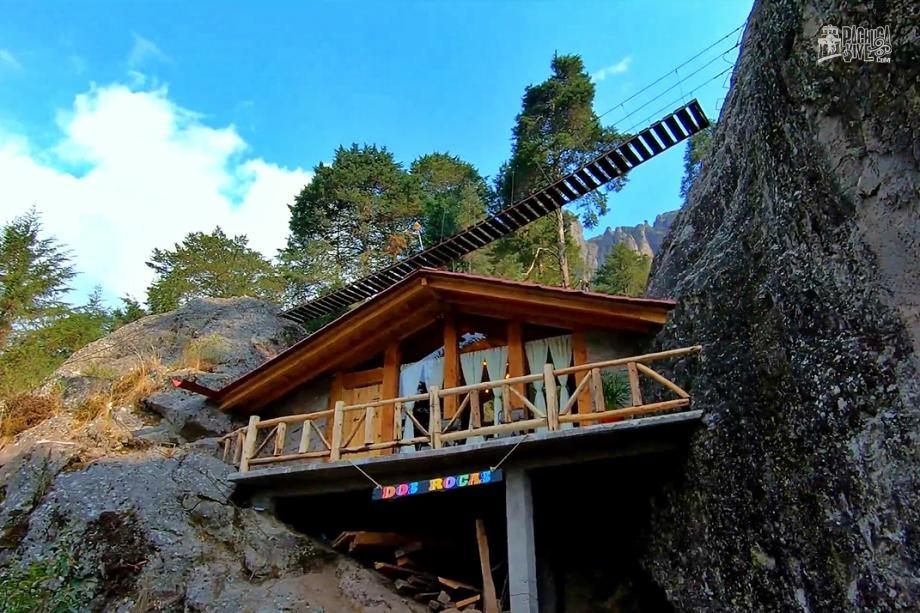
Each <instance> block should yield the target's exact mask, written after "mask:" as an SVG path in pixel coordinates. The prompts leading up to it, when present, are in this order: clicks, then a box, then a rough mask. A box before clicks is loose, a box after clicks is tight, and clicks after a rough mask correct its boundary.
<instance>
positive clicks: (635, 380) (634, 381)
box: [626, 362, 642, 407]
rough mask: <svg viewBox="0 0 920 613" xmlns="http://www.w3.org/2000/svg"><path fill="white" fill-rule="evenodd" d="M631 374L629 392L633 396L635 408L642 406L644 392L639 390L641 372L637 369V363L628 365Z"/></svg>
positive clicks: (627, 368)
mask: <svg viewBox="0 0 920 613" xmlns="http://www.w3.org/2000/svg"><path fill="white" fill-rule="evenodd" d="M626 370H627V372H629V392H630V395H631V396H632V405H633V406H634V407H637V406H640V405H641V404H642V392H641V391H640V390H639V371H638V370H637V369H636V363H635V362H630V363H629V364H627V365H626Z"/></svg>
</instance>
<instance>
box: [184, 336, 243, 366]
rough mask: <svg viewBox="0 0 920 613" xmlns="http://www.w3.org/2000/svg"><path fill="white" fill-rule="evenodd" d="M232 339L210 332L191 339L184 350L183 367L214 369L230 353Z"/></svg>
mask: <svg viewBox="0 0 920 613" xmlns="http://www.w3.org/2000/svg"><path fill="white" fill-rule="evenodd" d="M231 349H232V347H231V345H230V341H229V340H227V338H225V337H223V336H221V335H220V334H208V335H207V336H200V337H198V338H193V339H192V340H191V341H189V343H188V345H187V346H186V347H185V349H184V350H183V351H182V359H181V360H180V363H179V366H180V367H181V368H193V369H195V370H207V371H209V370H213V368H214V367H215V366H217V365H218V364H220V363H221V362H223V361H224V360H226V359H227V357H228V356H229V355H230V351H231Z"/></svg>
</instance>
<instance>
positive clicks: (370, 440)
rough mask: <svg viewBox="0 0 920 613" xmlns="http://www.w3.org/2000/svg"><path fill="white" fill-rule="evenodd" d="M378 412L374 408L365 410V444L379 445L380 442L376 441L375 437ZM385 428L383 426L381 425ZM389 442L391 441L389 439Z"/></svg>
mask: <svg viewBox="0 0 920 613" xmlns="http://www.w3.org/2000/svg"><path fill="white" fill-rule="evenodd" d="M376 415H377V411H376V410H375V408H374V407H367V408H366V409H364V444H365V445H373V444H374V443H379V442H380V441H377V440H374V437H375V436H376V435H377V421H376ZM380 426H381V427H383V424H380ZM387 440H391V438H388V439H387Z"/></svg>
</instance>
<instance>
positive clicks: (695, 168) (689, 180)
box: [680, 124, 715, 202]
mask: <svg viewBox="0 0 920 613" xmlns="http://www.w3.org/2000/svg"><path fill="white" fill-rule="evenodd" d="M714 130H715V124H713V125H711V126H709V127H708V128H706V129H705V130H703V131H701V132H697V133H696V134H694V135H693V136H691V137H690V139H689V140H688V141H687V148H686V149H685V150H684V176H683V177H681V180H680V196H681V198H683V199H684V201H685V202H686V200H687V196H688V195H689V194H690V188H691V187H693V183H694V181H696V178H697V177H698V176H699V175H700V170H701V169H702V168H703V161H704V160H705V159H706V158H707V157H708V156H709V152H710V150H711V149H712V133H713V131H714Z"/></svg>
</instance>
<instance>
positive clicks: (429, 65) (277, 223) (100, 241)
mask: <svg viewBox="0 0 920 613" xmlns="http://www.w3.org/2000/svg"><path fill="white" fill-rule="evenodd" d="M0 9H2V11H3V15H4V17H3V19H2V20H0V219H2V220H6V219H8V218H10V217H12V216H13V215H15V214H17V213H19V212H21V211H22V210H24V209H25V208H26V207H28V206H29V205H30V204H33V203H34V204H36V205H37V207H38V208H39V210H41V211H42V212H43V214H44V215H45V219H46V225H47V226H48V228H49V230H50V231H52V232H55V233H56V234H57V235H58V236H60V237H61V240H63V241H65V242H67V243H68V244H69V245H71V247H72V248H73V249H74V251H75V255H76V258H77V264H78V267H79V268H80V269H81V271H82V272H83V273H84V274H83V275H82V276H81V279H80V281H79V285H80V287H81V288H84V289H85V288H86V287H91V286H92V285H94V284H96V283H101V284H103V285H104V286H105V289H106V291H107V293H109V294H110V295H120V294H123V293H131V294H134V295H136V296H139V297H142V296H143V288H144V287H145V286H146V283H147V282H149V271H147V270H146V268H145V267H144V266H143V259H144V258H145V257H146V255H147V254H149V250H150V247H151V246H166V245H169V244H170V243H171V242H174V241H176V240H179V239H180V238H181V236H182V235H184V234H185V233H186V232H189V231H194V230H204V231H207V230H210V229H212V227H213V225H215V224H221V225H222V226H224V227H226V228H227V229H228V230H230V231H233V232H246V233H248V234H250V235H251V237H252V241H253V245H254V246H256V247H257V248H259V249H261V250H263V251H265V252H267V253H269V254H270V253H271V252H272V250H273V249H274V248H277V247H280V246H281V244H283V241H284V234H285V223H286V210H285V209H284V205H285V204H286V203H287V202H289V201H290V199H291V197H292V196H293V193H294V192H295V191H297V189H298V188H297V186H298V185H302V184H303V183H304V182H305V181H308V180H309V172H310V170H311V169H312V168H313V166H314V165H316V164H317V163H319V162H320V161H328V160H330V159H331V157H332V152H333V151H334V149H335V148H336V147H337V146H339V145H341V144H349V143H351V142H359V143H365V142H366V143H377V144H380V145H385V146H387V147H388V148H389V149H390V150H392V151H393V152H394V154H395V155H396V157H397V158H398V159H399V160H401V161H403V162H405V163H407V164H408V163H409V162H411V160H412V159H414V158H415V157H417V156H419V155H422V154H425V153H428V152H432V151H448V152H450V153H452V154H455V155H458V156H460V157H462V158H464V159H466V160H468V161H470V162H472V163H473V164H474V165H476V167H477V168H479V170H480V172H482V173H483V174H484V175H494V174H495V172H496V170H497V169H498V167H499V165H500V164H501V163H502V161H504V160H505V159H506V158H507V156H508V153H509V146H510V140H509V139H510V134H511V127H512V125H513V120H514V116H515V114H516V113H517V112H518V110H519V108H520V99H521V94H522V93H523V90H524V87H525V86H526V85H528V84H530V83H537V82H539V81H541V80H543V79H544V78H545V77H546V76H547V74H548V67H549V62H550V59H551V57H552V55H553V53H554V52H559V53H577V54H580V55H581V56H582V57H583V58H584V61H585V64H586V66H587V68H588V70H589V71H590V72H592V73H594V74H595V75H596V78H595V83H596V88H597V97H596V107H597V110H598V112H599V113H601V112H605V111H608V110H610V109H611V107H614V106H615V105H616V104H618V103H619V102H620V101H622V100H623V99H624V98H626V97H628V96H630V95H631V94H633V93H635V92H637V91H638V90H639V89H640V88H641V87H642V86H644V85H647V84H648V83H650V82H652V81H654V80H655V79H657V78H658V77H660V76H662V75H663V74H665V73H667V72H668V71H669V70H672V69H673V68H674V67H675V66H676V65H677V64H679V63H681V62H682V61H684V60H685V59H687V58H689V57H690V56H692V55H693V54H695V53H696V52H698V51H700V50H701V49H703V48H704V47H706V46H707V45H709V44H710V43H713V42H715V41H716V40H717V39H719V38H721V37H722V36H723V35H725V34H727V33H728V32H730V31H731V30H733V29H734V28H736V27H737V26H739V25H741V24H742V23H743V21H744V19H745V18H746V16H747V13H748V12H749V10H750V2H747V1H743V2H742V1H738V2H729V1H717V2H707V3H702V2H656V3H651V2H582V3H554V2H485V1H479V2H455V3H450V4H448V3H443V2H395V3H363V2H362V3H345V2H312V3H303V2H298V3H294V2H288V3H280V2H276V3H254V2H250V3H241V2H229V3H228V2H147V3H138V2H123V1H118V2H103V1H95V2H90V3H72V2H43V3H31V2H0ZM735 40H736V38H735V37H733V38H732V39H731V40H730V41H726V42H725V43H723V44H722V45H720V46H719V47H718V48H717V49H716V50H713V51H712V52H710V53H708V54H706V55H704V56H703V57H702V58H700V59H699V60H698V61H697V62H695V63H693V64H691V65H689V66H687V67H686V68H684V69H682V70H681V71H679V73H680V74H682V76H685V77H686V76H687V75H689V73H691V72H693V71H694V70H696V69H697V68H700V66H702V64H703V63H705V62H706V61H709V60H710V59H714V60H715V61H714V62H713V63H712V64H710V65H709V66H707V67H705V68H702V69H701V70H700V72H699V73H698V74H696V75H695V76H693V77H690V78H687V79H686V81H685V82H684V83H683V84H682V85H677V86H676V87H674V89H672V90H671V91H669V92H668V93H666V94H664V95H663V96H662V97H661V98H660V99H659V100H657V101H655V102H651V103H650V104H649V105H648V106H646V107H645V108H644V109H642V110H639V111H637V112H636V113H635V114H634V115H633V116H632V117H630V118H629V119H628V120H626V121H625V122H623V123H622V124H620V126H619V127H621V128H627V127H629V125H632V124H633V123H634V122H636V121H639V120H642V119H644V118H645V117H646V116H647V115H648V114H650V113H651V112H652V111H655V110H658V109H659V108H660V107H661V106H662V105H664V104H666V103H668V102H669V101H671V100H673V99H676V98H679V97H681V96H685V97H687V98H689V97H690V90H691V89H693V88H694V87H695V86H696V85H697V84H699V83H702V82H705V81H708V80H709V79H710V78H711V77H713V76H714V75H716V74H718V73H719V72H721V71H722V70H724V69H726V68H728V67H729V66H730V65H731V64H732V63H733V62H734V60H735V54H736V51H732V52H730V53H728V54H726V55H725V56H724V57H717V56H718V55H720V53H719V52H720V51H721V50H723V49H727V48H728V47H730V46H731V45H732V44H733V43H734V42H735ZM728 76H729V75H724V76H723V77H721V78H719V79H716V80H715V81H711V82H709V83H708V84H707V85H705V86H704V87H702V88H700V89H699V90H698V91H696V92H694V95H695V96H696V97H698V98H699V99H700V101H701V102H702V104H703V107H704V109H705V110H706V112H707V113H708V114H709V115H710V117H713V118H714V117H715V116H716V112H717V108H718V106H719V104H720V102H721V99H722V98H723V97H724V95H725V92H726V88H727V85H728ZM676 83H677V78H676V76H675V75H674V74H671V75H669V76H668V77H667V78H666V79H665V80H663V81H662V82H661V83H660V84H659V85H658V86H656V87H655V88H652V90H650V91H649V92H646V93H645V94H642V95H640V96H638V97H637V98H635V99H634V100H632V101H630V102H629V103H627V104H626V105H625V106H624V107H622V108H616V109H614V110H612V111H610V112H609V113H607V114H606V115H605V116H604V121H605V122H606V123H612V122H614V121H615V120H617V119H619V118H621V117H623V116H624V115H626V114H628V113H630V112H632V111H633V110H635V109H636V108H637V107H639V106H640V105H642V104H644V103H645V102H647V101H648V100H649V99H650V98H651V97H653V96H654V95H655V94H657V93H659V92H660V91H661V90H663V89H667V88H669V87H672V86H675V85H676ZM675 106H676V105H675ZM682 154H683V150H682V149H679V150H674V151H671V152H669V153H667V154H665V155H664V156H662V157H661V158H659V159H656V160H655V161H653V162H651V163H649V164H647V165H646V166H645V167H643V168H641V169H639V170H637V171H636V172H635V173H633V176H632V177H631V181H630V184H629V185H628V186H627V188H626V189H625V190H624V191H623V192H621V193H620V194H616V195H614V196H612V197H611V200H610V205H611V207H610V208H611V213H610V214H609V215H608V216H607V217H606V218H604V219H603V220H602V222H601V224H600V226H599V227H598V228H596V229H595V230H593V231H589V232H588V234H589V235H593V234H596V233H599V232H601V231H603V229H604V227H605V226H608V225H610V226H616V225H626V224H628V225H632V224H636V223H640V222H642V221H643V220H645V219H647V220H649V221H651V220H652V219H653V218H654V217H655V215H656V214H658V213H660V212H662V211H666V210H670V209H673V208H676V207H677V206H679V203H680V199H679V194H678V188H679V183H680V176H681V157H682ZM2 175H6V176H5V177H3V176H2Z"/></svg>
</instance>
